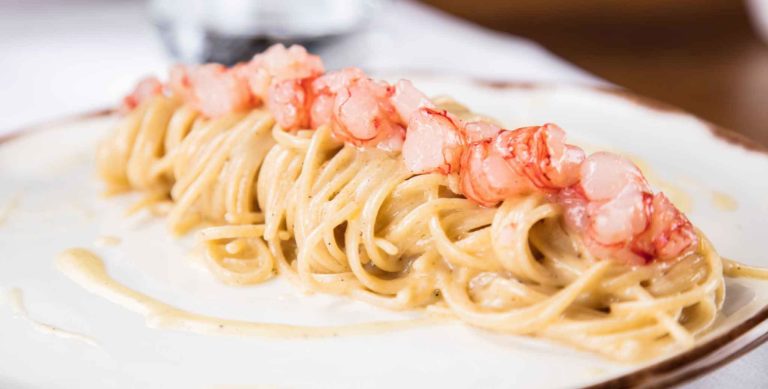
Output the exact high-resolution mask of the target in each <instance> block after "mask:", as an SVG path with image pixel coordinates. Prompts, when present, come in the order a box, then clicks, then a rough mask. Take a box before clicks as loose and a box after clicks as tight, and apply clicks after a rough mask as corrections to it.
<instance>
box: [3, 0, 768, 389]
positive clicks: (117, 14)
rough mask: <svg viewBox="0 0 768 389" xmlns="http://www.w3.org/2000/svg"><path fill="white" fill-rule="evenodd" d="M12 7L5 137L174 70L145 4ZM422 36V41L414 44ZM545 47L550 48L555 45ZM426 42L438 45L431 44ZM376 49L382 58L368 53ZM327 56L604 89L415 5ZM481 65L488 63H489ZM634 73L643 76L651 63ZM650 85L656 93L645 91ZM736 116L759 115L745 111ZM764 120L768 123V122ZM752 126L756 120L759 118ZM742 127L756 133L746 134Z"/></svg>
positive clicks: (744, 363) (742, 374)
mask: <svg viewBox="0 0 768 389" xmlns="http://www.w3.org/2000/svg"><path fill="white" fill-rule="evenodd" d="M3 7H4V8H3V12H1V13H0V51H2V52H3V55H2V56H0V85H3V88H0V107H3V108H2V112H1V113H2V114H1V115H0V136H2V134H4V133H7V132H10V131H13V130H15V129H18V128H22V127H27V126H32V125H35V124H39V123H42V122H45V121H47V120H51V119H54V118H57V117H61V116H65V115H69V114H73V113H78V112H83V111H87V110H92V109H97V108H103V107H105V106H112V105H113V104H114V103H115V102H116V101H118V99H119V98H120V96H121V95H122V94H123V93H124V92H125V91H126V90H127V89H128V88H129V87H130V86H131V85H132V83H133V82H134V81H135V80H136V79H137V78H139V77H141V76H143V75H146V74H151V73H157V74H162V73H163V72H164V69H165V68H166V67H167V65H168V64H169V63H170V62H171V60H170V59H169V58H167V57H166V56H165V53H164V50H163V48H162V47H161V45H160V41H159V39H158V37H157V35H156V34H155V31H154V29H153V27H152V25H151V24H150V21H149V18H148V15H147V11H146V8H145V7H144V5H143V3H142V2H137V1H110V2H96V1H85V0H76V1H68V2H67V3H66V4H61V3H59V2H54V1H52V0H50V1H36V2H18V3H12V4H10V5H4V6H3ZM414 36H418V37H420V39H412V37H414ZM542 40H544V41H546V40H547V38H546V37H545V38H544V39H542ZM423 42H431V44H430V45H424V44H423ZM545 43H546V42H545ZM549 43H550V44H552V42H549ZM372 45H375V47H377V50H368V48H369V47H372ZM722 45H727V43H725V42H724V43H722ZM749 45H751V44H749ZM749 45H747V46H749ZM565 46H568V45H565ZM569 47H574V46H569ZM742 49H743V50H748V48H747V49H744V48H742ZM691 50H694V49H691ZM700 50H703V49H700ZM565 51H566V54H569V52H567V50H565ZM576 51H578V50H574V52H576ZM703 51H706V50H703ZM447 52H461V53H462V55H461V56H452V61H444V57H445V53H447ZM361 53H362V54H361ZM321 54H322V55H323V56H324V58H326V59H327V61H326V62H327V63H328V64H329V68H335V67H340V66H344V65H349V64H356V65H358V66H361V67H364V68H366V69H369V70H376V69H407V70H430V71H434V70H437V71H442V72H449V73H463V74H469V75H471V76H475V77H485V78H491V79H506V80H528V81H531V80H532V81H547V82H570V83H583V84H592V85H594V84H604V83H605V81H603V80H601V79H600V78H598V77H596V76H594V75H592V74H591V73H589V72H587V71H584V70H582V69H580V68H578V67H576V66H574V65H572V64H569V63H568V62H566V61H563V60H561V59H559V58H558V57H555V56H554V55H552V54H551V53H549V52H547V51H546V50H544V49H543V48H542V47H541V46H539V45H537V44H535V43H532V42H531V41H528V40H525V39H521V38H518V37H515V36H511V35H506V34H500V33H497V32H491V31H488V30H483V29H480V28H477V27H475V26H472V25H470V24H468V23H465V22H463V21H461V20H459V19H456V18H453V17H449V16H447V15H444V14H441V13H438V12H436V11H435V10H433V9H430V8H427V7H425V6H421V5H418V4H414V3H410V2H396V3H394V4H393V6H392V7H390V8H389V9H388V10H386V12H382V13H381V15H379V16H378V18H377V19H376V20H375V21H374V22H373V25H372V26H370V29H369V30H368V31H366V32H365V33H363V34H358V36H356V37H353V38H349V39H346V40H342V41H339V42H337V44H336V45H334V46H333V47H330V48H327V49H325V50H324V51H323V52H322V53H321ZM599 54H600V53H595V52H593V53H591V54H588V55H587V54H584V55H581V56H580V55H578V53H576V54H574V53H573V52H571V53H570V56H569V59H572V60H573V61H574V62H576V63H578V64H579V65H583V66H585V67H586V68H588V69H590V70H591V71H593V72H594V73H596V74H599V75H601V76H605V78H606V79H608V80H609V81H613V82H617V81H618V84H620V85H624V84H623V83H622V82H621V81H622V80H619V79H618V78H619V77H615V76H614V75H613V73H611V71H610V69H611V67H610V66H607V67H606V68H597V67H594V66H593V67H591V68H590V64H591V63H592V62H589V61H587V59H589V58H591V57H590V56H595V57H596V58H597V57H599ZM698 54H701V53H698ZM698 54H695V55H694V54H690V53H689V54H685V53H676V52H675V50H671V49H670V50H669V51H668V52H667V55H669V56H670V57H669V58H670V59H669V61H671V62H674V63H677V62H679V66H680V68H679V69H676V70H674V71H673V70H669V71H668V72H669V73H668V74H667V77H668V79H666V81H662V80H658V81H657V82H655V83H652V84H653V85H656V84H658V85H657V86H658V88H659V90H660V91H662V92H663V91H672V92H670V93H668V96H671V97H670V98H667V99H662V100H667V101H670V102H676V100H675V98H674V96H678V95H680V96H684V95H686V93H683V92H674V91H676V90H677V88H678V85H677V84H673V83H671V82H669V80H670V79H672V80H680V79H682V80H683V81H681V84H690V85H694V86H695V84H696V83H695V82H693V81H690V80H687V79H686V77H682V75H685V74H688V72H697V71H702V72H703V70H701V69H698V70H697V68H696V67H695V66H693V67H691V66H692V64H694V63H696V61H693V60H690V59H686V58H688V56H689V55H693V56H694V57H697V56H698ZM612 55H614V57H610V58H618V57H621V56H631V51H625V52H622V51H621V50H619V49H616V50H615V51H614V52H613V54H612ZM707 55H709V57H708V58H709V60H710V61H713V62H710V63H709V65H702V66H709V67H710V69H711V68H717V66H720V65H716V64H715V63H716V62H717V61H718V58H719V56H720V55H721V54H719V53H717V52H715V53H709V54H707ZM571 57H575V58H576V59H573V58H571ZM476 58H483V59H484V60H483V61H482V62H480V61H477V60H476ZM585 58H586V59H585ZM766 58H768V57H766ZM595 62H596V63H597V62H600V61H595ZM609 62H611V61H609ZM488 64H493V66H488ZM585 64H586V65H585ZM622 66H628V65H622ZM632 66H636V67H638V68H642V67H644V66H648V64H647V63H639V64H635V65H632ZM732 66H737V65H732ZM765 68H766V69H768V67H765ZM606 69H609V70H606ZM614 69H615V68H614ZM753 70H754V74H752V75H751V76H748V77H756V78H759V79H761V80H766V79H768V78H766V79H763V78H761V77H763V75H764V74H765V73H764V72H758V71H757V70H755V69H753ZM758 73H759V75H758ZM745 77H747V76H745ZM623 80H629V81H627V82H626V85H629V86H631V87H633V88H632V89H635V90H639V91H645V90H650V91H653V88H652V86H648V85H646V84H647V83H646V82H644V81H643V79H641V77H638V78H637V79H636V80H634V81H632V80H631V79H630V78H626V79H623ZM749 80H751V78H747V81H745V82H747V83H749V82H751V81H749ZM633 82H634V84H633ZM762 85H764V84H762ZM646 86H647V87H648V89H642V88H643V87H646ZM691 88H692V87H691V86H689V87H688V90H689V91H690V90H693V89H691ZM763 89H764V90H763V92H761V93H766V92H768V88H763ZM687 93H694V92H687ZM649 94H651V95H653V93H649ZM665 96H667V95H665ZM713 99H715V97H713V96H709V95H705V96H703V97H702V98H701V99H698V100H695V101H699V103H701V104H704V105H702V107H703V108H698V106H695V105H691V106H686V105H685V104H680V105H682V106H683V107H684V108H688V109H691V110H694V111H695V110H696V109H703V112H704V113H705V114H704V115H702V116H704V117H705V118H709V119H712V118H715V119H717V118H718V117H719V116H717V115H719V114H718V113H717V112H715V108H713V107H716V106H717V104H715V103H709V105H706V104H705V102H706V101H709V100H713ZM762 101H766V100H765V99H763V100H762ZM741 103H742V100H739V99H736V100H734V102H733V104H734V106H736V105H738V104H741ZM691 107H693V108H691ZM735 109H737V110H738V109H745V110H746V109H752V108H750V107H747V106H738V107H736V108H735ZM760 114H762V115H768V110H765V109H763V110H761V113H760ZM756 117H757V118H760V117H764V118H765V119H768V117H766V116H759V115H758V116H756ZM749 120H757V119H754V118H752V117H750V119H749ZM715 121H716V122H717V120H715ZM721 122H722V121H721ZM764 122H765V121H764ZM740 128H746V129H748V128H753V127H749V126H746V125H745V126H744V127H740ZM755 128H757V127H755ZM750 131H752V130H745V131H743V132H744V133H747V134H749V135H752V136H753V137H755V138H757V139H758V140H761V141H763V142H764V143H768V137H765V132H761V131H756V132H750ZM766 362H768V346H762V347H760V348H758V349H757V350H755V351H753V352H751V353H750V354H748V355H747V356H745V357H742V358H740V359H738V360H737V361H735V362H733V363H731V364H729V365H727V366H726V367H724V368H722V369H719V370H717V371H716V372H714V373H712V374H709V375H707V376H705V377H702V378H699V379H697V380H694V381H692V382H690V383H688V384H686V385H689V386H695V387H713V388H714V387H721V386H725V385H728V386H729V387H730V386H738V387H760V386H765V384H766V383H768V370H766V369H764V366H765V365H766Z"/></svg>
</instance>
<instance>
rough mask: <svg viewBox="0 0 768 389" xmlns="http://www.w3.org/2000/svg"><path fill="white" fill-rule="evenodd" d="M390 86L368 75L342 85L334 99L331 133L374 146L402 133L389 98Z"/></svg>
mask: <svg viewBox="0 0 768 389" xmlns="http://www.w3.org/2000/svg"><path fill="white" fill-rule="evenodd" d="M390 95H391V88H390V87H389V86H388V85H386V84H384V83H380V82H375V81H373V80H371V79H369V78H358V79H355V80H353V81H352V82H351V83H350V85H348V86H345V87H342V88H341V89H340V90H339V91H338V92H337V93H336V97H335V98H334V101H333V120H332V124H333V133H334V135H335V136H336V137H337V138H338V139H339V140H342V141H346V142H350V143H352V144H354V145H356V146H373V145H376V144H378V143H379V142H381V141H383V140H384V139H387V138H389V137H391V136H400V135H399V134H402V131H401V128H402V125H400V123H399V118H398V117H397V113H396V112H395V109H394V107H393V106H392V104H391V103H390V102H389V100H388V98H389V96H390Z"/></svg>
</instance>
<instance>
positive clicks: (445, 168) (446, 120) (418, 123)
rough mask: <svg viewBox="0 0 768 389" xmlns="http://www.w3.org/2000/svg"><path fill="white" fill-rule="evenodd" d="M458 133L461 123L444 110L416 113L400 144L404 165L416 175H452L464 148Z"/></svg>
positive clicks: (419, 111) (427, 110) (456, 168)
mask: <svg viewBox="0 0 768 389" xmlns="http://www.w3.org/2000/svg"><path fill="white" fill-rule="evenodd" d="M461 132H462V130H461V122H460V121H459V120H458V119H457V118H455V117H453V116H452V115H451V114H449V113H448V112H447V111H445V110H438V109H432V108H421V109H419V110H417V111H416V112H415V113H414V114H412V115H411V120H410V121H409V122H408V129H407V131H406V134H405V142H404V143H403V160H404V162H405V166H406V167H407V168H408V169H409V170H410V171H411V172H413V173H417V174H420V173H430V172H440V173H443V174H449V173H452V172H456V171H457V170H458V168H459V162H460V160H461V153H462V150H463V149H464V147H465V142H464V138H463V135H462V133H461Z"/></svg>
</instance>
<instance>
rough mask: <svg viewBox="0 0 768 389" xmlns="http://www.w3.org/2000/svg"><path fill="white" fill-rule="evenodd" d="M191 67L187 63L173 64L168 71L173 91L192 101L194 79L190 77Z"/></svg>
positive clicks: (169, 83)
mask: <svg viewBox="0 0 768 389" xmlns="http://www.w3.org/2000/svg"><path fill="white" fill-rule="evenodd" d="M189 72H190V68H189V67H187V66H185V65H180V64H179V65H173V66H172V67H171V69H170V71H169V72H168V88H169V89H170V90H171V93H172V94H174V95H176V96H178V97H181V98H182V99H183V100H184V101H192V100H193V93H192V81H191V80H190V78H189Z"/></svg>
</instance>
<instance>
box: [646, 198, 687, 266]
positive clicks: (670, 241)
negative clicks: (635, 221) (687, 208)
mask: <svg viewBox="0 0 768 389" xmlns="http://www.w3.org/2000/svg"><path fill="white" fill-rule="evenodd" d="M651 207H652V209H653V212H652V213H651V223H650V226H649V228H648V230H647V231H646V232H645V233H644V234H642V235H641V236H640V237H638V239H637V240H636V242H635V245H634V247H633V251H635V252H636V253H639V254H641V255H643V254H644V255H643V257H645V258H646V260H647V259H648V258H659V259H661V260H665V259H672V258H677V257H679V256H680V255H683V254H684V253H686V252H687V251H689V250H691V248H693V247H694V246H695V245H696V244H697V243H698V239H699V238H698V236H697V235H696V231H695V230H694V228H693V225H692V224H691V222H690V221H689V220H688V218H687V217H685V215H684V214H683V213H682V212H680V210H678V209H677V208H676V207H675V206H674V205H673V204H672V202H671V201H669V199H667V197H666V196H664V194H663V193H657V194H655V195H654V196H653V201H652V203H651Z"/></svg>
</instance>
